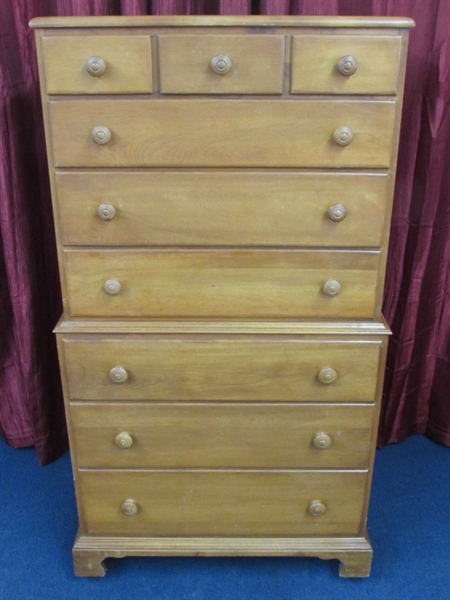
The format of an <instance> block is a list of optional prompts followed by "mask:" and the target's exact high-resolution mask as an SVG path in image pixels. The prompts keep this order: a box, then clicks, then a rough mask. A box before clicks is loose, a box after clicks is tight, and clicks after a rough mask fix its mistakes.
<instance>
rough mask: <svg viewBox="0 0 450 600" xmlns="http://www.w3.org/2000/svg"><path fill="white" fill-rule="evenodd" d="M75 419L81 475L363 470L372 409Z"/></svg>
mask: <svg viewBox="0 0 450 600" xmlns="http://www.w3.org/2000/svg"><path fill="white" fill-rule="evenodd" d="M70 413H71V417H72V423H73V425H74V436H75V445H76V452H77V462H78V465H79V466H80V467H88V468H89V467H97V468H99V467H101V468H191V467H192V468H297V469H298V468H318V469H319V468H341V469H342V468H344V469H345V468H356V469H360V468H366V467H367V465H368V457H369V446H370V441H371V431H372V418H373V405H344V406H341V405H329V404H325V405H323V404H322V405H320V406H317V405H286V404H277V405H273V404H264V405H261V404H226V405H224V404H157V403H154V404H110V403H107V404H106V403H105V404H103V405H93V404H88V405H86V404H78V403H73V404H72V405H71V409H70ZM130 443H131V446H128V444H130ZM328 443H329V446H327V444H328ZM121 444H124V446H121Z"/></svg>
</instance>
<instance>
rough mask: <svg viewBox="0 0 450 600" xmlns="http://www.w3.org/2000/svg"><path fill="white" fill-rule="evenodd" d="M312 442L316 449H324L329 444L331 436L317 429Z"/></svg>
mask: <svg viewBox="0 0 450 600" xmlns="http://www.w3.org/2000/svg"><path fill="white" fill-rule="evenodd" d="M313 444H314V446H315V447H316V448H317V450H326V449H327V448H329V447H330V446H331V438H330V436H329V435H327V434H326V433H325V432H324V431H319V433H316V435H315V436H314V441H313Z"/></svg>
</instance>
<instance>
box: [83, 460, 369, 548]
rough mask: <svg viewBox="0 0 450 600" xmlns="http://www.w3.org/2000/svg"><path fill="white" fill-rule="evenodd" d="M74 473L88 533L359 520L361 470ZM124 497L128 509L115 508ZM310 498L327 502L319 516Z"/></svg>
mask: <svg viewBox="0 0 450 600" xmlns="http://www.w3.org/2000/svg"><path fill="white" fill-rule="evenodd" d="M79 479H80V482H81V489H82V495H81V502H82V506H83V514H84V519H85V523H86V528H87V532H88V533H102V532H103V533H104V532H107V533H108V534H123V535H142V536H196V537H198V536H203V535H211V536H214V535H228V536H233V535H239V536H246V535H256V536H264V535H270V536H276V535H288V536H292V535H315V534H317V535H326V534H356V533H358V532H359V531H360V528H361V527H362V526H363V523H361V520H362V514H363V507H364V496H365V486H366V473H365V472H360V471H355V472H351V471H337V472H325V473H324V472H314V471H309V472H306V473H305V472H296V471H290V472H276V471H250V472H249V471H247V472H246V471H240V472H239V471H238V472H235V471H226V472H223V471H222V472H220V471H216V472H214V471H209V472H208V471H206V472H205V471H203V472H202V471H178V472H177V471H159V472H152V471H147V472H146V471H94V472H92V471H81V472H79ZM127 500H132V501H133V502H134V504H135V506H136V507H137V514H135V515H134V516H128V515H124V514H123V513H122V511H121V506H122V505H123V504H124V503H125V502H126V501H127ZM314 500H316V501H320V502H321V503H322V504H323V506H324V507H325V513H324V514H322V515H321V516H318V517H313V516H311V515H310V513H309V507H310V505H311V502H313V501H314ZM130 505H131V503H129V504H128V506H130ZM131 506H133V505H131Z"/></svg>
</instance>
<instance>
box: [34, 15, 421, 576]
mask: <svg viewBox="0 0 450 600" xmlns="http://www.w3.org/2000/svg"><path fill="white" fill-rule="evenodd" d="M411 25H412V23H411V22H410V21H409V20H408V19H365V18H361V19H356V18H352V19H348V20H345V19H332V18H313V17H310V18H300V17H299V18H294V17H292V18H276V17H274V18H262V17H261V18H256V19H255V18H251V17H248V18H212V17H204V18H198V17H192V18H166V17H164V18H162V17H161V18H156V17H155V18H152V17H142V18H112V17H111V18H109V17H107V18H88V19H78V18H74V19H37V20H35V21H34V22H33V26H34V27H35V28H36V36H37V47H38V56H39V66H40V77H41V88H42V97H43V106H44V119H45V125H46V135H47V147H48V156H49V164H50V178H51V185H52V197H53V205H54V213H55V222H56V235H57V242H58V253H59V261H60V273H61V283H62V290H63V298H64V314H63V316H62V319H61V321H60V323H59V324H58V326H57V328H56V334H57V339H58V347H59V354H60V360H61V374H62V379H63V386H64V392H65V402H66V411H67V419H68V425H69V431H70V445H71V456H72V462H73V469H74V475H75V486H76V492H77V504H78V512H79V520H80V529H79V533H78V537H77V540H76V542H75V546H74V550H73V552H74V562H75V570H76V573H77V574H78V575H91V576H96V575H103V574H104V567H103V565H102V561H103V560H104V559H105V558H107V557H111V556H114V557H121V556H127V555H141V556H142V555H149V556H150V555H198V554H202V555H233V554H236V555H296V556H319V557H321V558H337V559H339V560H340V561H341V563H342V564H341V570H340V573H341V575H343V576H366V575H368V574H369V571H370V564H371V557H372V549H371V546H370V542H369V539H368V536H367V532H366V517H367V509H368V502H369V494H370V483H371V476H372V465H373V457H374V450H375V441H376V432H377V425H378V413H379V408H380V398H381V390H382V380H383V370H384V362H385V355H386V343H387V336H388V333H389V330H388V328H387V327H386V325H385V324H384V322H383V319H382V315H381V300H382V293H383V281H384V269H385V262H386V251H387V238H388V230H389V216H390V207H391V202H392V193H393V185H394V177H395V164H396V154H397V143H398V130H399V122H400V113H401V101H402V86H403V77H404V67H405V53H406V44H407V31H408V27H410V26H411Z"/></svg>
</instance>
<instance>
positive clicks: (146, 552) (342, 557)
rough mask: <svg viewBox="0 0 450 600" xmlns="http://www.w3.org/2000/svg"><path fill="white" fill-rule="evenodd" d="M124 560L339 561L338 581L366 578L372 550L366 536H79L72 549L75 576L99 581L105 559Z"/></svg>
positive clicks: (103, 572)
mask: <svg viewBox="0 0 450 600" xmlns="http://www.w3.org/2000/svg"><path fill="white" fill-rule="evenodd" d="M125 556H298V557H302V556H309V557H317V558H321V559H324V560H331V559H337V560H339V561H340V563H341V564H340V568H339V575H340V576H341V577H368V576H369V574H370V567H371V563H372V547H371V545H370V541H369V538H368V536H367V534H365V535H364V536H358V537H334V538H331V537H330V538H325V537H324V538H319V537H318V538H306V537H305V538H239V537H230V538H150V537H139V538H136V537H110V536H94V535H85V534H81V533H79V534H78V536H77V539H76V541H75V545H74V548H73V559H74V567H75V575H77V576H78V577H103V576H104V575H105V571H106V568H105V567H104V566H103V564H102V563H103V561H104V560H105V559H106V558H123V557H125Z"/></svg>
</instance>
